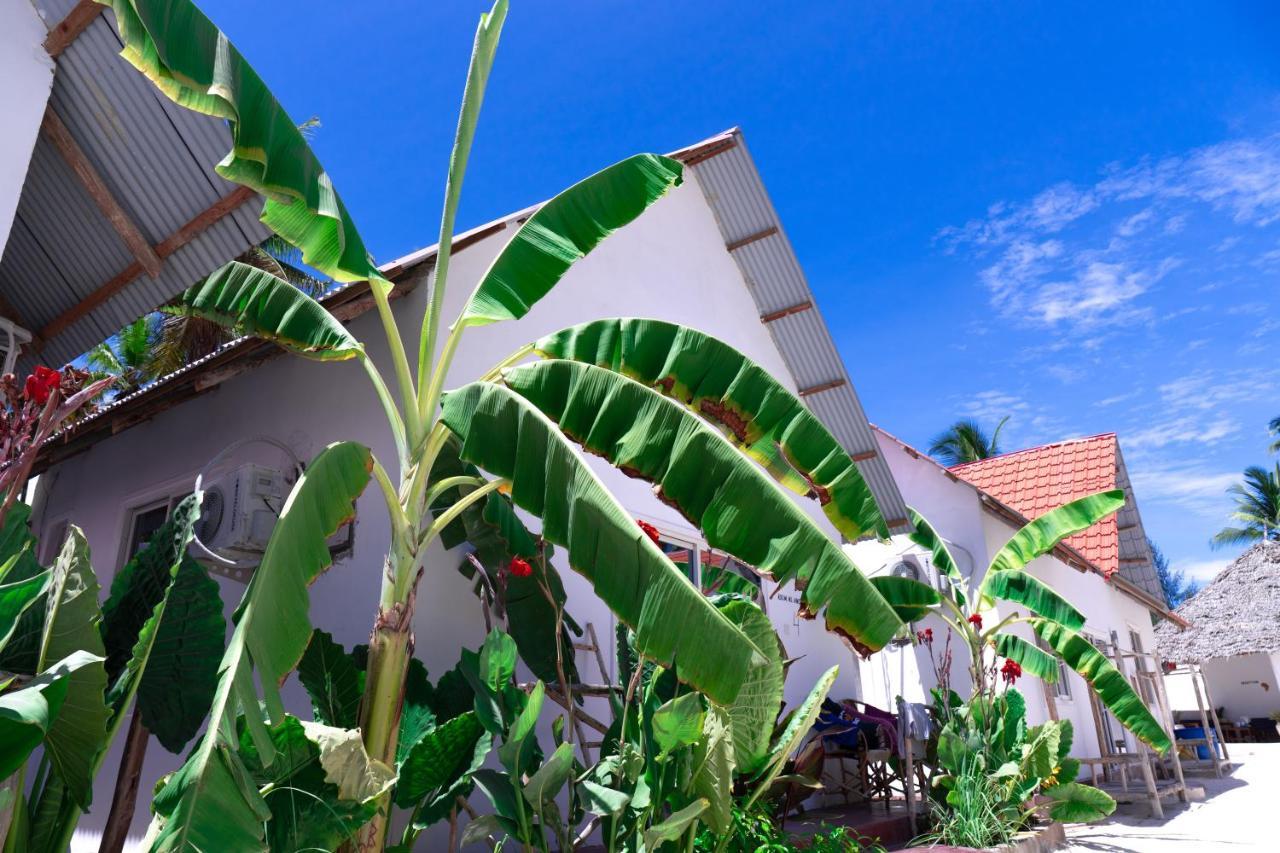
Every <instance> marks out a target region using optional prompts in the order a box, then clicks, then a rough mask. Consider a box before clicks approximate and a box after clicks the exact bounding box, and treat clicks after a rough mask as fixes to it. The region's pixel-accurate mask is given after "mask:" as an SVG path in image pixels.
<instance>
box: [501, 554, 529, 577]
mask: <svg viewBox="0 0 1280 853" xmlns="http://www.w3.org/2000/svg"><path fill="white" fill-rule="evenodd" d="M507 571H509V572H511V574H512V575H514V576H515V577H518V578H527V577H529V575H531V574H533V566H531V565H529V563H528V562H526V561H525V560H522V559H520V558H519V557H512V558H511V565H509V566H507Z"/></svg>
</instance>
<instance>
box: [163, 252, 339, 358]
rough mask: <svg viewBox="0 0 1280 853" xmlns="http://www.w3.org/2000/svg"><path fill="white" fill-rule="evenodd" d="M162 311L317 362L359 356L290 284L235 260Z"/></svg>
mask: <svg viewBox="0 0 1280 853" xmlns="http://www.w3.org/2000/svg"><path fill="white" fill-rule="evenodd" d="M166 310H168V311H169V312H170V313H176V314H184V315H189V316H193V317H203V318H204V319H206V320H212V321H213V322H215V323H217V324H219V325H221V326H226V327H227V328H229V329H232V330H234V331H235V333H236V334H240V335H252V336H254V337H258V338H263V339H264V340H268V341H271V342H272V343H275V344H278V345H279V346H281V347H284V348H285V349H287V350H289V351H290V352H294V353H297V354H298V355H301V356H305V357H307V358H311V359H316V360H318V361H342V360H345V359H349V358H357V357H359V356H362V355H363V354H364V347H363V345H361V343H360V342H359V341H358V340H356V338H355V337H354V336H353V335H352V334H351V333H350V332H348V331H347V327H346V326H344V325H342V323H340V322H338V319H337V318H336V317H334V316H333V315H332V314H330V313H329V312H328V310H326V309H325V307H324V306H323V305H321V304H320V303H319V302H317V301H316V300H314V299H312V298H311V297H310V296H308V295H307V294H305V293H303V292H302V291H301V290H299V289H298V288H296V287H294V286H293V285H292V284H290V283H289V282H287V281H284V280H283V279H279V278H276V277H275V276H274V275H272V274H271V273H269V272H266V271H265V270H261V269H258V268H257V267H251V266H249V265H248V264H243V263H240V262H239V261H232V262H230V263H228V264H225V265H223V266H221V267H219V268H218V269H216V270H214V271H213V273H212V274H210V276H209V277H208V278H206V279H205V280H204V281H202V282H200V283H199V284H197V285H195V286H193V287H191V288H189V289H187V291H186V292H184V293H183V294H182V296H180V297H179V298H178V301H177V303H176V305H174V306H171V307H170V308H168V309H166Z"/></svg>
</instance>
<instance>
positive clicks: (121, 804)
mask: <svg viewBox="0 0 1280 853" xmlns="http://www.w3.org/2000/svg"><path fill="white" fill-rule="evenodd" d="M150 737H151V732H149V731H147V727H146V726H144V725H143V724H142V713H141V712H140V711H139V710H138V706H137V704H136V703H135V704H134V707H133V715H132V716H131V717H130V718H129V734H128V735H126V736H125V740H124V758H123V760H122V761H121V762H120V772H119V773H118V774H117V775H116V788H115V791H114V792H113V793H112V795H111V811H110V812H108V813H107V825H106V828H105V829H104V830H103V833H102V844H101V846H100V847H99V848H98V853H120V851H121V850H123V849H124V842H125V840H126V839H127V837H128V835H129V824H130V823H131V822H132V820H133V812H134V808H135V807H136V806H137V803H138V782H139V779H140V777H141V774H142V762H143V760H144V759H145V758H146V757H147V742H148V740H149V739H150Z"/></svg>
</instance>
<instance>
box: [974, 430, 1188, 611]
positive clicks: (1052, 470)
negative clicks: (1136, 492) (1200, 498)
mask: <svg viewBox="0 0 1280 853" xmlns="http://www.w3.org/2000/svg"><path fill="white" fill-rule="evenodd" d="M951 471H952V472H954V473H955V474H956V475H958V476H959V477H961V478H963V479H964V480H966V481H968V482H970V483H972V484H973V485H975V486H977V487H978V488H980V489H982V490H983V491H984V492H986V493H987V494H989V495H992V496H993V497H995V498H997V499H998V500H1000V501H1001V502H1003V503H1005V504H1008V505H1009V506H1011V507H1013V508H1014V509H1016V510H1017V511H1018V512H1020V513H1022V514H1023V515H1025V516H1027V517H1028V518H1035V517H1037V516H1040V515H1043V514H1044V513H1046V512H1049V511H1050V510H1053V509H1057V508H1058V507H1060V506H1062V505H1063V504H1065V503H1068V502H1070V501H1073V500H1075V499H1077V498H1082V497H1084V496H1085V495H1090V494H1093V493H1095V492H1102V491H1107V490H1109V489H1122V490H1124V492H1125V497H1126V498H1127V501H1126V504H1125V507H1124V508H1123V509H1122V510H1121V511H1120V512H1118V513H1116V514H1115V515H1111V516H1108V517H1107V518H1105V519H1103V520H1102V521H1100V522H1098V523H1097V524H1095V525H1093V526H1092V527H1090V528H1089V529H1088V530H1085V531H1082V532H1081V533H1077V534H1075V535H1074V536H1070V537H1068V538H1067V539H1066V540H1065V541H1066V544H1068V545H1069V546H1071V547H1072V548H1074V549H1075V550H1077V551H1079V552H1080V553H1081V554H1084V555H1085V556H1086V557H1087V558H1088V559H1089V561H1090V562H1091V563H1093V564H1094V565H1095V566H1097V567H1098V568H1099V569H1101V570H1102V572H1103V574H1105V575H1106V577H1107V578H1108V579H1110V578H1111V577H1112V576H1113V575H1115V574H1117V573H1119V574H1120V575H1121V576H1122V577H1124V578H1125V579H1127V580H1129V581H1130V582H1132V583H1134V584H1135V585H1137V586H1138V587H1140V588H1141V589H1143V590H1144V591H1146V592H1147V593H1148V594H1150V595H1152V596H1154V597H1156V598H1157V599H1158V600H1160V601H1164V592H1163V590H1162V589H1161V587H1160V581H1159V578H1158V577H1157V576H1156V573H1155V568H1154V565H1153V563H1152V560H1151V552H1150V549H1149V548H1148V547H1147V543H1146V535H1145V534H1144V533H1143V531H1142V520H1141V517H1140V516H1139V514H1138V509H1137V502H1136V500H1135V499H1134V496H1133V489H1132V487H1131V486H1130V485H1129V476H1128V472H1127V471H1126V470H1125V466H1124V460H1123V458H1122V457H1121V455H1120V444H1119V441H1118V440H1117V438H1116V434H1115V433H1113V432H1108V433H1103V434H1101V435H1093V436H1089V437H1087V438H1075V439H1070V440H1068V441H1059V442H1055V443H1053V444H1045V445H1041V446H1039V447H1030V448H1027V449H1026V450H1019V451H1015V452H1013V453H1006V454H1003V455H1001V456H993V457H992V458H990V459H982V460H979V461H977V462H968V463H965V464H963V465H956V466H953V467H952V468H951Z"/></svg>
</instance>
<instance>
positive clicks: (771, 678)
mask: <svg viewBox="0 0 1280 853" xmlns="http://www.w3.org/2000/svg"><path fill="white" fill-rule="evenodd" d="M720 612H722V613H723V614H724V615H725V616H727V617H728V618H729V621H731V622H733V623H734V624H735V625H737V626H739V627H740V628H741V629H742V631H743V633H744V634H746V635H747V636H748V637H750V638H751V641H752V642H753V643H755V645H756V648H758V649H759V650H760V652H761V654H762V655H763V657H762V659H761V660H758V661H755V662H754V663H752V665H751V668H750V669H749V670H747V678H746V680H745V681H743V683H742V689H741V690H740V691H739V692H738V697H737V698H736V699H734V700H733V702H731V703H730V704H729V705H727V706H726V707H725V708H724V709H723V710H724V712H725V713H726V714H727V715H728V719H727V720H725V721H724V725H725V726H726V727H727V729H728V732H729V733H730V734H731V735H732V737H731V741H732V747H733V751H732V754H731V755H730V756H729V757H730V759H731V762H730V763H731V766H736V767H737V768H738V772H739V773H744V774H750V773H755V772H756V771H757V770H759V769H760V765H761V764H762V763H764V760H765V758H766V757H767V756H768V754H769V737H770V736H771V735H772V733H773V724H774V721H775V720H777V718H778V709H779V708H781V707H782V701H783V679H784V677H785V675H784V660H783V658H784V655H783V651H782V643H780V642H779V641H778V635H777V632H776V631H775V630H774V627H773V622H771V621H770V619H769V617H768V616H767V615H765V612H764V611H763V610H761V609H760V608H759V607H757V606H756V605H754V604H752V603H750V602H748V601H741V600H735V601H730V602H728V603H727V604H725V605H723V606H721V608H720ZM708 728H712V729H714V728H715V726H714V724H712V723H710V722H709V723H708ZM707 758H708V760H710V761H718V762H723V758H722V757H720V756H718V755H717V753H716V748H715V747H709V748H708V749H707ZM710 799H711V805H712V807H713V811H715V812H716V813H717V814H718V815H720V816H723V812H724V809H722V808H721V806H722V803H720V802H719V798H717V797H711V798H710Z"/></svg>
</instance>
